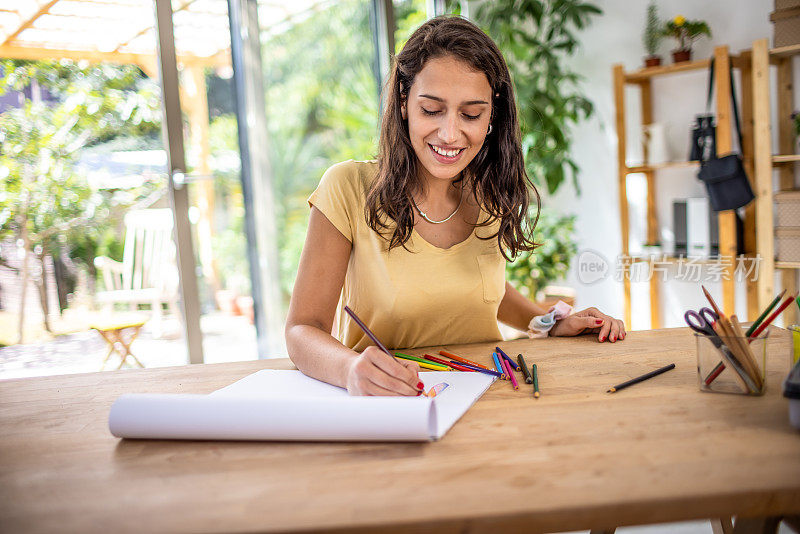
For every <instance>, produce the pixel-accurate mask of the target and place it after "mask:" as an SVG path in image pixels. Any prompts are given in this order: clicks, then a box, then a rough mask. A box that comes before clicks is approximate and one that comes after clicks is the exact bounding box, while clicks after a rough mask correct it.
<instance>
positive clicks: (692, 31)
mask: <svg viewBox="0 0 800 534" xmlns="http://www.w3.org/2000/svg"><path fill="white" fill-rule="evenodd" d="M664 35H666V36H668V37H672V38H673V39H675V40H676V41H678V47H677V48H676V49H674V50H673V51H672V60H673V61H674V62H675V63H680V62H682V61H689V60H690V59H692V44H693V43H694V42H695V41H696V40H698V39H700V38H701V37H702V36H704V35H705V36H706V37H711V29H710V28H709V27H708V24H706V23H705V22H704V21H702V20H686V17H684V16H683V15H678V16H676V17H675V18H674V19H672V20H669V21H667V22H666V24H665V25H664Z"/></svg>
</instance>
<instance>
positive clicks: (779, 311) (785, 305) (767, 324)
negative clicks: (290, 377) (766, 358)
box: [749, 293, 798, 341]
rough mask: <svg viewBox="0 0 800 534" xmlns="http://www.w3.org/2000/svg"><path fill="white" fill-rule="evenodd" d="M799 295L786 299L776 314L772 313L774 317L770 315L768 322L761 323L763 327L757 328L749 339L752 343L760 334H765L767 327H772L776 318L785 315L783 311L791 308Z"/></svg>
mask: <svg viewBox="0 0 800 534" xmlns="http://www.w3.org/2000/svg"><path fill="white" fill-rule="evenodd" d="M797 295H798V293H795V294H794V295H792V296H791V297H789V298H788V299H786V300H785V301H784V303H783V304H781V305H780V306H778V309H777V310H775V311H774V312H772V315H770V316H769V317H768V318H767V319H766V320H765V321H764V322H763V323H761V325H760V326H759V327H758V328H756V329H755V330H754V331H753V333H752V334H750V336H749V338H750V341H752V340H753V339H755V338H757V337H758V334H760V333H761V332H763V331H764V329H765V328H766V327H768V326H769V325H770V323H771V322H772V321H774V320H775V318H776V317H777V316H779V315H780V314H781V313H783V310H785V309H786V308H788V307H789V304H791V303H792V302H794V299H796V298H797Z"/></svg>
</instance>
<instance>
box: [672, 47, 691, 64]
mask: <svg viewBox="0 0 800 534" xmlns="http://www.w3.org/2000/svg"><path fill="white" fill-rule="evenodd" d="M691 59H692V50H691V49H689V50H673V51H672V62H673V63H683V62H684V61H691Z"/></svg>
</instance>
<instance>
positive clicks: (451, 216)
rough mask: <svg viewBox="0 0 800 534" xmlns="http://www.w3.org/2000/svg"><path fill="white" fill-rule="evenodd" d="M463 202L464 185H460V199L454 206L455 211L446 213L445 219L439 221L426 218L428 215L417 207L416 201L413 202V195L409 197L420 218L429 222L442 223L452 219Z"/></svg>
mask: <svg viewBox="0 0 800 534" xmlns="http://www.w3.org/2000/svg"><path fill="white" fill-rule="evenodd" d="M463 202H464V187H463V186H462V187H461V200H459V201H458V206H456V209H455V211H454V212H453V213H451V214H450V215H448V216H447V218H446V219H442V220H441V221H434V220H433V219H430V218H428V216H427V215H426V214H425V212H424V211H422V210H421V209H419V206H417V203H416V202H414V197H411V203H412V204H414V207H415V208H417V211H418V212H419V214H420V215H422V218H423V219H425V220H426V221H428V222H429V223H431V224H442V223H446V222H447V221H449V220H450V219H452V218H453V215H455V214H456V213H458V210H459V209H460V208H461V204H462V203H463Z"/></svg>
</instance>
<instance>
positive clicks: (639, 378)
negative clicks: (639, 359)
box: [606, 363, 675, 393]
mask: <svg viewBox="0 0 800 534" xmlns="http://www.w3.org/2000/svg"><path fill="white" fill-rule="evenodd" d="M670 369H675V364H674V363H671V364H669V365H665V366H664V367H662V368H661V369H656V370H655V371H650V372H649V373H647V374H644V375H642V376H637V377H636V378H633V379H631V380H628V381H627V382H623V383H622V384H619V385H616V386H614V387H612V388H611V389H609V390H608V391H607V392H606V393H614V392H615V391H619V390H621V389H625V388H626V387H628V386H632V385H634V384H638V383H639V382H644V381H645V380H647V379H648V378H653V377H654V376H657V375H660V374H661V373H666V372H667V371H669V370H670Z"/></svg>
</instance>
